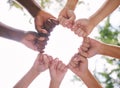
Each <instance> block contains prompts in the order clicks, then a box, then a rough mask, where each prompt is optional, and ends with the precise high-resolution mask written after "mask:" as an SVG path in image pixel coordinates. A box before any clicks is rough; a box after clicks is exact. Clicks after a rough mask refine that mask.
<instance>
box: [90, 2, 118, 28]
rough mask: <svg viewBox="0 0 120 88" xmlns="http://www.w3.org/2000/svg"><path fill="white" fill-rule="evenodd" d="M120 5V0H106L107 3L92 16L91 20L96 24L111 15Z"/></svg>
mask: <svg viewBox="0 0 120 88" xmlns="http://www.w3.org/2000/svg"><path fill="white" fill-rule="evenodd" d="M119 5H120V0H106V1H105V3H104V4H103V5H102V6H101V7H100V8H99V9H98V10H97V11H96V12H95V13H94V14H93V15H92V16H90V18H89V20H90V22H93V23H92V24H93V25H94V26H96V25H97V24H98V23H100V22H101V21H102V20H103V19H104V18H105V17H107V16H108V15H110V14H111V13H112V12H113V11H114V10H115V9H116V8H117V7H118V6H119Z"/></svg>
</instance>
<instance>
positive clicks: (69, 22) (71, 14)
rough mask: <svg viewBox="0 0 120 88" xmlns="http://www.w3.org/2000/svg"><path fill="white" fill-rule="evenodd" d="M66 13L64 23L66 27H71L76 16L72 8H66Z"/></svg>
mask: <svg viewBox="0 0 120 88" xmlns="http://www.w3.org/2000/svg"><path fill="white" fill-rule="evenodd" d="M67 14H68V19H67V21H66V23H65V25H66V26H67V27H68V28H72V26H73V24H74V20H75V18H76V16H75V14H74V12H73V11H72V10H68V12H67Z"/></svg>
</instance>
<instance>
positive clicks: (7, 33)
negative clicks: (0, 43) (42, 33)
mask: <svg viewBox="0 0 120 88" xmlns="http://www.w3.org/2000/svg"><path fill="white" fill-rule="evenodd" d="M24 35H25V32H24V31H22V30H18V29H15V28H12V27H9V26H7V25H5V24H3V23H1V22H0V37H4V38H7V39H11V40H15V41H18V42H21V40H22V39H23V37H24Z"/></svg>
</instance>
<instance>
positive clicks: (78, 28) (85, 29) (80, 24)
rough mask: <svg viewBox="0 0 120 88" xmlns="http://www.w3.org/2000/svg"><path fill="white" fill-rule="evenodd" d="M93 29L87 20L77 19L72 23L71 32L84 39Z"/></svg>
mask: <svg viewBox="0 0 120 88" xmlns="http://www.w3.org/2000/svg"><path fill="white" fill-rule="evenodd" d="M93 28H94V25H93V24H92V22H91V21H90V20H89V19H79V20H77V21H76V22H75V23H74V25H73V27H72V29H71V30H72V31H73V32H74V33H75V34H76V35H78V36H79V37H86V36H88V35H89V34H90V33H91V32H92V30H93Z"/></svg>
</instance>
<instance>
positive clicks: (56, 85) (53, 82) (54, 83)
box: [49, 79, 60, 88]
mask: <svg viewBox="0 0 120 88" xmlns="http://www.w3.org/2000/svg"><path fill="white" fill-rule="evenodd" d="M59 86H60V82H57V81H56V80H53V79H51V81H50V87H49V88H59Z"/></svg>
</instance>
